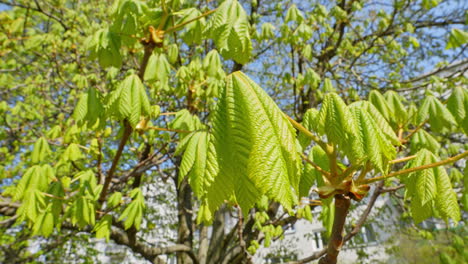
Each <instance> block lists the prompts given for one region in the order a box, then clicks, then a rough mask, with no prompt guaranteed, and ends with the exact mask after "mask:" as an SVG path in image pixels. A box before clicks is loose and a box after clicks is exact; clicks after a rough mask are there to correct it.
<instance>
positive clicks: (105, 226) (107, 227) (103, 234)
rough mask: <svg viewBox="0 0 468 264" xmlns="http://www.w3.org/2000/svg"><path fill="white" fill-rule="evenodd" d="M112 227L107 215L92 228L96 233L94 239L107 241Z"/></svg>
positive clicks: (110, 218)
mask: <svg viewBox="0 0 468 264" xmlns="http://www.w3.org/2000/svg"><path fill="white" fill-rule="evenodd" d="M111 226H112V216H111V215H109V214H107V215H105V216H103V217H102V218H101V220H99V222H97V223H96V225H95V226H94V229H93V231H94V232H96V238H105V239H106V241H107V242H108V241H109V238H110V233H111Z"/></svg>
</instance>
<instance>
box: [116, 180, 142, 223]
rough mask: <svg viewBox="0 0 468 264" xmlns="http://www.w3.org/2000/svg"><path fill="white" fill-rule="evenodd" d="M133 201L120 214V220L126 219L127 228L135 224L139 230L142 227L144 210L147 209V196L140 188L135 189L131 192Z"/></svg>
mask: <svg viewBox="0 0 468 264" xmlns="http://www.w3.org/2000/svg"><path fill="white" fill-rule="evenodd" d="M130 196H131V197H132V202H131V203H130V204H129V205H128V206H127V208H125V210H124V211H123V213H122V214H121V215H120V218H119V221H122V220H123V219H125V221H124V227H125V230H127V229H129V228H130V227H132V226H135V228H136V229H137V230H139V229H140V225H141V222H142V220H143V211H144V210H145V208H146V206H145V198H144V197H143V193H142V192H141V190H140V189H139V188H136V189H133V190H132V191H131V193H130Z"/></svg>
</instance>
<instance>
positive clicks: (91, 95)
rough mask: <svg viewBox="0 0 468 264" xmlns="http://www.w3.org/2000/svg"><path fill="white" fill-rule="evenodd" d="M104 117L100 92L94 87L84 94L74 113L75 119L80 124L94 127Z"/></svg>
mask: <svg viewBox="0 0 468 264" xmlns="http://www.w3.org/2000/svg"><path fill="white" fill-rule="evenodd" d="M103 116H104V106H103V104H102V99H101V96H100V94H99V92H98V91H97V90H96V88H94V87H90V88H89V89H88V91H87V92H86V93H83V94H82V95H81V97H80V100H79V101H78V103H77V105H76V107H75V110H74V112H73V118H74V119H75V120H76V121H78V122H79V123H87V124H88V126H89V127H92V126H93V125H94V124H95V123H96V122H98V121H100V119H102V118H103Z"/></svg>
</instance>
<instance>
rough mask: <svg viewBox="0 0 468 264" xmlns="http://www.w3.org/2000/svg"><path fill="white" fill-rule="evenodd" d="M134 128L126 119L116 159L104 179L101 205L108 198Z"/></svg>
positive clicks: (100, 199) (100, 198) (100, 197)
mask: <svg viewBox="0 0 468 264" xmlns="http://www.w3.org/2000/svg"><path fill="white" fill-rule="evenodd" d="M132 130H133V129H132V126H131V125H130V123H129V122H128V121H127V120H124V132H123V135H122V138H121V140H120V143H119V148H118V149H117V153H116V154H115V156H114V159H113V160H112V165H111V168H110V169H109V172H108V173H107V176H106V179H105V181H104V186H103V187H102V192H101V195H100V196H99V202H100V203H101V205H102V204H103V203H104V201H105V200H106V195H107V190H108V189H109V185H110V183H111V180H112V177H113V176H114V173H115V170H116V169H117V164H118V163H119V160H120V157H121V156H122V152H123V149H124V147H125V144H127V141H128V139H129V138H130V135H131V134H132Z"/></svg>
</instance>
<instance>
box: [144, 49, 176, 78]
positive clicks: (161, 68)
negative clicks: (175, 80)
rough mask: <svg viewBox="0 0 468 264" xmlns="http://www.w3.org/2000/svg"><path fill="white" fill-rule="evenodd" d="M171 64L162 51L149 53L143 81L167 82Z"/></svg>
mask: <svg viewBox="0 0 468 264" xmlns="http://www.w3.org/2000/svg"><path fill="white" fill-rule="evenodd" d="M170 71H171V66H170V64H169V62H168V61H167V59H166V55H164V54H163V53H160V54H157V53H153V54H151V56H150V58H149V59H148V64H147V66H146V70H145V75H144V79H145V81H160V82H161V83H167V81H168V78H169V73H170Z"/></svg>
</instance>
